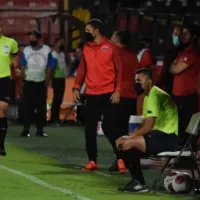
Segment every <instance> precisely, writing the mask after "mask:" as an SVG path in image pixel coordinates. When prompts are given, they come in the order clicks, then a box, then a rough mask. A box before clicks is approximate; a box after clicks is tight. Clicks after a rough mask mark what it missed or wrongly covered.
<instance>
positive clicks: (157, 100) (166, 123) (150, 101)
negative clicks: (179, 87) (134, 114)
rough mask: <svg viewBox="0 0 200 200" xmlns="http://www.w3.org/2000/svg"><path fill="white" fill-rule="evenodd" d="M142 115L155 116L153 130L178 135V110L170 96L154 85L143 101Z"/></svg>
mask: <svg viewBox="0 0 200 200" xmlns="http://www.w3.org/2000/svg"><path fill="white" fill-rule="evenodd" d="M143 117H144V118H148V117H155V118H156V121H155V125H154V127H153V130H159V131H162V132H164V133H167V134H173V133H174V134H176V135H178V111H177V107H176V105H175V103H174V101H173V100H172V98H171V97H170V96H169V95H168V94H167V93H166V92H164V91H163V90H161V89H160V88H158V87H156V86H154V87H153V88H152V89H151V91H150V93H149V95H148V96H145V98H144V103H143Z"/></svg>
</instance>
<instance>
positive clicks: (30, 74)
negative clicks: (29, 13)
mask: <svg viewBox="0 0 200 200" xmlns="http://www.w3.org/2000/svg"><path fill="white" fill-rule="evenodd" d="M28 35H29V42H30V45H28V46H26V47H25V48H24V50H23V53H22V55H21V57H20V64H21V76H22V78H23V80H24V86H23V100H22V101H23V127H24V129H23V131H22V133H21V136H22V137H30V133H29V128H30V124H31V121H32V120H31V119H32V115H33V112H34V111H35V112H36V127H37V132H36V136H38V137H47V136H48V135H47V134H46V133H44V131H43V127H44V124H45V123H46V99H47V95H46V94H47V87H46V86H47V85H49V83H50V82H52V74H53V72H52V71H53V70H54V69H53V67H52V66H55V63H53V61H54V59H52V55H51V49H50V47H49V46H47V45H40V43H39V40H40V38H41V34H40V33H39V32H38V31H32V32H29V33H28ZM46 71H48V73H47V77H46Z"/></svg>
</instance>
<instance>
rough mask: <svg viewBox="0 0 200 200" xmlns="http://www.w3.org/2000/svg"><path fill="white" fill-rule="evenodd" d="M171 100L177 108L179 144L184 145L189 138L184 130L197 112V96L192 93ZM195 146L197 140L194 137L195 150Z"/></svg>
mask: <svg viewBox="0 0 200 200" xmlns="http://www.w3.org/2000/svg"><path fill="white" fill-rule="evenodd" d="M173 98H174V101H175V103H176V105H177V108H178V117H179V138H180V143H181V144H184V143H185V142H186V141H187V139H188V137H189V135H188V134H187V133H186V132H185V130H186V128H187V126H188V124H189V122H190V119H191V117H192V115H193V114H194V113H196V112H197V105H198V94H197V93H194V94H191V95H188V96H174V97H173ZM196 144H197V138H196V137H194V139H193V147H194V148H196Z"/></svg>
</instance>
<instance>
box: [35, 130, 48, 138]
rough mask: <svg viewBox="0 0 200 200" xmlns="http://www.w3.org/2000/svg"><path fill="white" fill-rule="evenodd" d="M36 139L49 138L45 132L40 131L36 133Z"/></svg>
mask: <svg viewBox="0 0 200 200" xmlns="http://www.w3.org/2000/svg"><path fill="white" fill-rule="evenodd" d="M36 137H48V135H47V134H46V133H45V132H44V131H42V132H41V131H40V132H37V133H36Z"/></svg>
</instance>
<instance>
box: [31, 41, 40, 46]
mask: <svg viewBox="0 0 200 200" xmlns="http://www.w3.org/2000/svg"><path fill="white" fill-rule="evenodd" d="M30 45H31V46H32V47H36V46H37V45H38V41H37V40H33V41H30Z"/></svg>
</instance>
